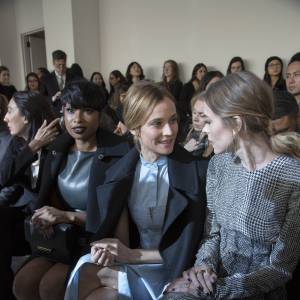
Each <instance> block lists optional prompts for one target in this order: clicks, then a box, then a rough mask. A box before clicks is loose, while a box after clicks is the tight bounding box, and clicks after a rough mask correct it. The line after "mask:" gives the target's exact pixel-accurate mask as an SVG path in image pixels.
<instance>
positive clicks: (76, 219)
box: [14, 81, 129, 300]
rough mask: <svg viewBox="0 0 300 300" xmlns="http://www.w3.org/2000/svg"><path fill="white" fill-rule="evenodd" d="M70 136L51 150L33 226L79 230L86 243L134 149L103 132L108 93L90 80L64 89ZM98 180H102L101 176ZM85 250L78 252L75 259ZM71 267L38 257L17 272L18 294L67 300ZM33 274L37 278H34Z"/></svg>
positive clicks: (48, 228)
mask: <svg viewBox="0 0 300 300" xmlns="http://www.w3.org/2000/svg"><path fill="white" fill-rule="evenodd" d="M61 100H62V103H63V112H64V122H65V127H66V132H65V133H64V134H62V135H61V136H60V137H58V138H57V139H56V140H55V142H54V143H53V145H52V146H51V148H50V151H49V154H48V156H47V158H46V160H45V163H44V171H43V174H42V177H41V178H40V180H41V188H40V192H39V197H38V200H39V203H38V207H39V208H38V209H36V210H35V212H34V214H33V216H32V222H33V224H35V225H36V226H38V227H39V228H40V229H41V230H42V231H44V232H45V233H47V232H48V231H50V230H51V229H52V228H53V226H54V225H55V224H59V223H67V224H74V225H76V226H78V229H79V232H80V234H79V238H81V239H85V238H86V233H85V230H84V226H85V218H86V210H88V211H89V210H94V209H97V207H98V206H97V203H93V205H92V206H90V204H89V199H93V198H94V197H96V190H95V187H96V186H97V185H99V184H100V183H101V182H102V180H103V178H104V172H105V171H106V169H107V168H108V167H109V166H110V165H112V164H113V163H114V162H115V161H116V160H117V159H119V158H120V157H121V156H122V155H124V154H125V153H126V152H127V151H128V150H129V149H128V146H127V144H126V143H124V142H123V140H120V138H119V137H117V136H115V135H113V134H109V133H106V132H104V131H102V130H101V129H99V122H100V115H101V110H102V108H103V105H104V96H103V93H102V90H101V89H100V88H99V87H98V86H96V85H95V84H93V83H90V82H88V81H78V82H73V83H70V84H69V85H68V86H67V88H65V89H64V90H63V93H62V96H61ZM96 175H97V176H96ZM81 246H82V247H84V246H85V245H84V244H83V245H80V246H77V247H76V248H74V259H76V255H80V251H81ZM68 270H69V266H68V265H66V264H63V263H60V262H55V261H51V259H48V258H46V257H42V256H40V257H32V258H31V260H30V261H29V262H28V263H27V264H25V265H24V266H23V267H22V269H21V270H20V271H19V272H18V273H17V275H16V278H15V281H14V293H15V296H16V297H17V298H18V299H43V300H44V299H63V295H64V289H65V286H64V283H65V280H66V276H67V273H68ZM28 274H31V275H30V276H28Z"/></svg>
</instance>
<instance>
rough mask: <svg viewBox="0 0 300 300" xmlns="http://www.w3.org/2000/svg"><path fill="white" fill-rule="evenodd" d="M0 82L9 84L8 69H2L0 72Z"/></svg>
mask: <svg viewBox="0 0 300 300" xmlns="http://www.w3.org/2000/svg"><path fill="white" fill-rule="evenodd" d="M0 83H1V84H3V85H9V71H6V70H4V71H2V72H1V73H0Z"/></svg>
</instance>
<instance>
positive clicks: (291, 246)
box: [216, 191, 300, 299]
mask: <svg viewBox="0 0 300 300" xmlns="http://www.w3.org/2000/svg"><path fill="white" fill-rule="evenodd" d="M299 236H300V191H294V192H293V193H292V194H291V196H290V199H289V203H288V208H287V213H286V217H285V222H284V224H283V226H282V228H281V231H280V234H279V236H278V238H277V240H276V242H275V244H274V246H273V247H272V251H271V253H270V259H269V262H270V263H269V264H268V265H265V266H262V267H261V268H260V269H259V270H257V271H255V272H251V273H248V274H234V275H233V276H228V277H224V278H221V279H220V280H218V283H217V289H216V293H217V299H239V298H246V297H250V296H255V295H257V294H264V293H268V292H271V291H273V290H275V289H276V288H278V287H280V286H282V285H284V284H285V283H286V282H287V281H288V280H290V279H291V277H292V272H293V271H294V269H295V268H296V265H297V262H298V261H299V257H300V243H299Z"/></svg>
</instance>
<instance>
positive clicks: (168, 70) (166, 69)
mask: <svg viewBox="0 0 300 300" xmlns="http://www.w3.org/2000/svg"><path fill="white" fill-rule="evenodd" d="M163 72H164V76H166V77H172V76H173V75H174V74H173V73H174V72H173V67H172V64H171V63H165V64H164V69H163Z"/></svg>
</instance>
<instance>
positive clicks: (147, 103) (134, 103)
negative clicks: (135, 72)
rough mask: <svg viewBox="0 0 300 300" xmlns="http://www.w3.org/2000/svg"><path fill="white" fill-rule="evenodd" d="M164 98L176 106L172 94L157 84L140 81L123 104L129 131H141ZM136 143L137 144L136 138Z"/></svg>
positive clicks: (128, 93)
mask: <svg viewBox="0 0 300 300" xmlns="http://www.w3.org/2000/svg"><path fill="white" fill-rule="evenodd" d="M164 98H169V99H170V100H172V101H173V102H174V104H175V100H174V97H173V96H172V95H171V94H170V92H168V90H167V89H166V88H165V87H163V86H161V85H159V84H157V83H152V82H149V81H139V82H137V83H135V84H133V85H132V86H131V87H130V88H129V90H128V92H127V95H126V97H125V100H124V103H123V118H124V123H125V125H126V127H127V128H128V129H129V130H140V128H141V127H142V126H143V125H144V124H145V122H146V120H147V119H148V117H149V116H150V114H151V113H152V111H153V109H154V107H155V106H156V105H157V104H158V103H159V102H161V101H162V100H163V99H164ZM135 142H136V143H137V139H136V138H135ZM137 145H138V143H137Z"/></svg>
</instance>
